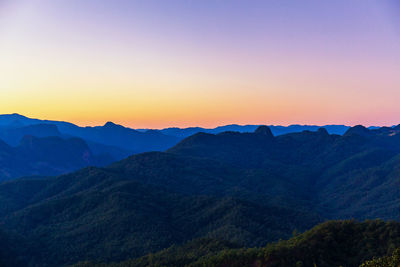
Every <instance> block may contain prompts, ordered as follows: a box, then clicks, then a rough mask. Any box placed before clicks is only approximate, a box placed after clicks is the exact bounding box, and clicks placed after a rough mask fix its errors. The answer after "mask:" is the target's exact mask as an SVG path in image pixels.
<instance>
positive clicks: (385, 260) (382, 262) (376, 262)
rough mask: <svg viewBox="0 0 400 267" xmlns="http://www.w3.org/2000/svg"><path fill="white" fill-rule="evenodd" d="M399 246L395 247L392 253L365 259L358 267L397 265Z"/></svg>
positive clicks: (399, 256)
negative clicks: (368, 259)
mask: <svg viewBox="0 0 400 267" xmlns="http://www.w3.org/2000/svg"><path fill="white" fill-rule="evenodd" d="M399 266H400V248H398V249H396V250H395V251H394V252H393V254H392V255H390V256H384V257H381V258H377V259H373V260H370V261H366V262H364V263H363V264H361V265H360V267H399Z"/></svg>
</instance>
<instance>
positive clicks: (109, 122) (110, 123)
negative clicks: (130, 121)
mask: <svg viewBox="0 0 400 267" xmlns="http://www.w3.org/2000/svg"><path fill="white" fill-rule="evenodd" d="M103 127H106V128H114V127H122V126H121V125H118V124H115V123H113V122H112V121H108V122H106V124H104V126H103Z"/></svg>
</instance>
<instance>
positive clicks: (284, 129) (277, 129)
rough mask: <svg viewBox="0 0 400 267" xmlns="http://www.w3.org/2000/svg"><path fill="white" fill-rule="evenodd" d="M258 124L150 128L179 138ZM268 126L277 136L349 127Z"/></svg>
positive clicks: (338, 131) (246, 129) (253, 127)
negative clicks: (208, 127)
mask: <svg viewBox="0 0 400 267" xmlns="http://www.w3.org/2000/svg"><path fill="white" fill-rule="evenodd" d="M259 126H260V125H237V124H231V125H225V126H219V127H216V128H211V129H207V128H201V127H190V128H165V129H161V130H152V131H159V132H161V133H163V134H166V135H171V136H176V137H180V138H186V137H188V136H191V135H193V134H196V133H199V132H204V133H210V134H219V133H222V132H227V131H228V132H240V133H245V132H249V133H250V132H254V131H255V130H256V129H257V128H258V127H259ZM269 128H270V129H271V131H272V134H273V135H275V136H277V135H282V134H287V133H297V132H302V131H312V132H315V131H317V130H318V129H319V128H325V129H326V130H327V131H328V133H330V134H338V135H343V134H344V133H345V132H346V131H347V130H348V129H349V128H350V127H349V126H345V125H324V126H317V125H297V124H294V125H290V126H279V125H278V126H275V125H270V126H269ZM138 131H141V132H146V131H149V130H148V129H139V130H138Z"/></svg>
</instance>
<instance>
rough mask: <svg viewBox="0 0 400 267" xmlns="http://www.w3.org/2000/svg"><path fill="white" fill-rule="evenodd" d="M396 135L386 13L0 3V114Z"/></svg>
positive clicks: (371, 8)
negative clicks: (368, 129)
mask: <svg viewBox="0 0 400 267" xmlns="http://www.w3.org/2000/svg"><path fill="white" fill-rule="evenodd" d="M14 112H16V113H20V114H23V115H27V116H31V117H38V118H42V119H55V120H66V121H71V122H74V123H77V124H79V125H99V124H103V123H104V122H106V121H114V122H116V123H120V124H124V125H127V126H131V127H134V128H143V127H150V128H162V127H167V126H194V125H199V126H206V127H213V126H216V125H222V124H229V123H239V124H281V125H287V124H292V123H300V124H334V123H337V124H348V125H354V124H364V125H393V124H398V123H400V4H399V1H396V0H374V1H373V0H335V1H321V0H313V1H311V0H297V1H295V0H263V1H261V0H259V1H257V0H240V1H239V0H191V1H190V0H186V1H184V0H181V1H175V0H172V1H168V0H159V1H154V0H141V1H140V0H136V1H135V0H0V113H14Z"/></svg>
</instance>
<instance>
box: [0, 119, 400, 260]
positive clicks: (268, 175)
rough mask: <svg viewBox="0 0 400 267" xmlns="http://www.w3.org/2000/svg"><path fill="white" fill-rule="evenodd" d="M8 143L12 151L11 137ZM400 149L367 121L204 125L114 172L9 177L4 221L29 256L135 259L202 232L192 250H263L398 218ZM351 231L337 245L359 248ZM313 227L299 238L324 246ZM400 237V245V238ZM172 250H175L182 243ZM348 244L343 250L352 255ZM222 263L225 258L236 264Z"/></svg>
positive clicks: (388, 133) (397, 138)
mask: <svg viewBox="0 0 400 267" xmlns="http://www.w3.org/2000/svg"><path fill="white" fill-rule="evenodd" d="M107 127H112V128H114V127H115V126H114V125H108V126H107ZM70 142H71V141H70ZM36 144H41V142H40V140H39V141H38V140H36V143H35V142H33V141H31V140H30V139H29V138H28V139H27V140H25V139H24V140H23V142H22V143H21V147H26V148H29V149H33V150H34V148H35V147H36ZM69 146H72V145H69ZM1 147H3V148H4V151H7V149H10V147H9V146H8V145H7V144H5V143H2V144H1ZM52 147H53V146H50V147H49V149H50V148H52ZM11 149H12V148H11ZM58 149H60V150H66V149H67V148H66V147H59V148H58ZM58 149H57V150H58ZM65 153H66V154H68V153H72V152H67V151H66V152H65ZM399 153H400V129H399V127H392V128H380V129H375V130H370V129H366V128H365V127H362V126H356V127H352V128H350V129H349V130H348V131H347V132H346V133H345V134H344V135H343V136H340V135H331V134H329V133H328V131H327V130H326V129H319V130H317V131H315V132H312V131H304V132H301V133H291V134H285V135H280V136H274V135H273V133H272V131H271V130H270V129H269V128H268V127H266V126H260V127H258V128H256V130H255V131H254V132H253V133H239V132H232V131H231V132H223V133H219V134H208V133H197V134H195V135H193V136H190V137H188V138H186V139H184V140H183V141H181V142H180V143H178V144H177V145H176V146H174V147H172V148H170V149H169V150H167V151H166V152H148V153H142V154H138V155H134V156H131V157H129V158H127V159H124V160H122V161H119V162H116V163H114V164H111V165H110V166H108V167H105V168H96V167H89V168H84V169H82V170H80V171H77V172H72V173H70V174H66V175H62V176H57V177H49V178H40V177H36V178H35V177H34V178H29V179H16V180H12V181H8V182H5V183H2V184H0V201H1V202H2V203H3V205H1V206H0V229H2V230H3V231H4V232H5V233H7V234H10V233H12V234H14V233H18V235H19V236H17V237H15V238H20V237H22V241H21V244H23V245H21V246H22V247H21V248H19V249H17V251H23V252H24V253H23V254H18V255H19V256H18V259H19V260H22V261H23V262H24V263H27V262H29V263H31V264H36V265H46V264H47V265H50V266H59V265H64V264H73V263H77V262H79V261H86V260H89V261H91V262H99V261H100V262H111V261H113V262H115V261H124V260H127V259H130V258H137V257H140V256H143V255H145V254H147V253H150V252H153V253H154V252H157V251H160V250H162V249H166V248H168V247H170V246H173V245H175V246H177V245H183V246H186V245H184V244H186V243H187V242H191V240H200V241H199V243H196V242H197V241H193V242H194V243H193V246H197V245H196V244H198V246H201V244H204V242H206V244H207V245H206V247H209V246H211V247H212V244H217V245H216V247H228V248H230V247H262V246H265V245H266V244H267V243H269V242H271V241H277V240H279V239H287V238H290V237H291V236H292V233H293V231H295V232H303V231H305V230H306V229H310V228H311V227H312V226H314V225H316V224H318V223H320V222H323V221H324V220H327V219H349V218H356V219H361V220H363V219H373V218H382V219H385V220H392V219H394V220H399V219H400V218H399V213H398V212H397V211H398V210H399V209H400V191H398V190H397V187H398V186H397V185H398V177H399V176H400V175H399V174H400V173H399V171H400V169H399V168H398V166H400V155H399ZM38 157H40V155H38V156H35V158H38ZM368 225H369V224H368ZM368 225H367V226H365V227H364V226H362V227H358V226H354V227H353V228H351V227H350V228H343V229H356V230H354V231H355V232H354V234H349V236H350V235H351V236H353V235H355V233H356V232H357V231H360V232H359V234H360V235H362V236H364V235H368V234H366V233H367V232H368V231H372V230H371V229H372V228H373V227H375V226H374V225H375V224H371V225H370V226H368ZM377 225H379V224H377ZM341 227H342V226H340V227H336V228H334V229H335V231H338V233H339V237H338V239H337V240H336V239H335V240H336V241H335V242H337V246H336V247H335V246H332V248H333V249H337V248H338V247H340V245H343V246H345V247H346V246H347V248H349V249H353V248H354V249H355V250H356V251H359V247H356V246H355V245H354V244H353V243H352V244H347V243H341V242H345V241H344V240H345V239H343V238H344V237H341V235H340V233H342V232H341V231H342V230H341V229H342V228H341ZM371 227H372V228H371ZM379 227H381V226H379ZM382 227H383V228H380V229H382V231H383V232H385V231H386V230H385V229H388V231H396V233H397V230H396V229H397V227H398V226H393V227H394V228H393V227H392V226H391V225H389V226H388V228H385V227H386V226H385V225H383V226H382ZM317 229H318V228H317ZM366 229H367V230H366ZM324 231H325V230H323V232H324ZM329 231H330V230H329ZM343 231H350V230H343ZM335 233H336V232H335ZM368 233H369V232H368ZM309 235H310V234H305V236H303V237H304V239H302V241H301V242H303V243H298V241H290V242H294V243H293V244H295V245H296V246H297V244H303V245H301V246H302V247H304V246H310V247H313V246H314V245H312V244H313V243H310V242H317V241H318V242H319V239H316V240H315V239H312V238H311V239H309ZM311 235H312V234H311ZM321 236H323V235H321ZM379 236H381V235H380V234H378V235H377V236H375V237H374V238H376V239H373V240H379ZM13 238H14V237H13ZM321 238H322V237H321ZM201 240H203V241H201ZM204 240H214V241H215V243H214V241H210V242H211V244H210V243H207V242H208V241H204ZM313 240H314V241H313ZM360 240H361V239H360ZM362 240H364V239H362ZM366 240H372V239H368V237H366ZM385 240H386V239H385ZM391 240H392V239H391ZM393 240H394V239H393ZM386 241H387V240H386ZM386 241H385V242H386ZM397 241H398V240H397V239H396V240H394V241H393V242H392V244H391V245H390V247H392V246H394V247H395V246H399V244H398V242H397ZM220 242H222V243H220ZM224 242H227V243H224ZM299 242H300V241H299ZM363 242H364V241H363ZM368 242H370V243H368ZM368 242H367V243H365V244H372V243H373V242H375V241H368ZM379 242H381V241H379ZM187 244H190V243H187ZM218 244H225V245H221V246H220V245H218ZM229 244H231V245H229ZM293 244H292V243H289V245H288V246H289V247H290V249H293ZM328 244H330V243H328ZM368 246H369V245H368ZM6 247H7V246H6ZM317 247H318V246H314V247H313V248H312V249H311V250H315V249H317ZM328 247H329V246H326V247H325V248H326V249H327V248H328ZM388 247H389V244H387V245H385V249H382V250H379V249H375V250H373V249H371V250H370V251H369V252H368V253H366V252H365V253H364V254H363V255H361V254H360V255H361V256H357V258H356V259H355V260H354V261H353V263H352V265H349V266H355V265H354V264H356V263H357V264H358V263H361V262H362V261H364V260H368V259H370V258H371V257H373V256H384V255H386V253H389V252H390V249H388ZM10 249H12V247H11V248H10ZM198 249H199V251H202V250H201V248H198ZM279 249H280V248H279ZM346 250H347V249H346ZM169 251H171V253H172V254H171V255H172V256H171V257H174V256H173V253H174V252H173V251H176V250H174V249H171V250H169ZM180 251H183V250H180ZM284 251H286V252H285V253H289V252H288V251H292V252H290V253H292V255H294V256H293V257H294V259H298V261H303V262H306V261H305V259H304V258H301V257H297V256H298V255H301V253H303V252H302V251H308V250H303V248H301V249H300V248H299V250H288V248H285V249H284V250H283V252H284ZM343 251H345V250H343ZM343 251H339V252H338V254H337V255H339V254H340V257H344V258H345V257H346V255H344V252H343ZM283 252H282V253H283ZM213 253H214V254H212V255H216V256H218V253H217V251H214V252H213ZM260 253H261V252H260ZM268 253H269V252H268ZM279 253H281V252H279ZM307 253H308V254H305V255H311V256H310V257H311V258H312V259H313V257H314V256H313V254H312V253H311V252H310V253H309V252H307ZM321 253H322V252H321ZM206 254H207V253H205V254H204V253H203V254H202V255H203V256H205V255H206ZM328 254H329V253H328ZM223 255H225V254H223ZM232 255H233V254H232ZM256 255H259V254H256ZM265 255H266V254H265ZM280 255H283V256H279V257H281V258H280V259H283V258H285V257H287V256H288V254H284V253H283V254H280ZM296 255H297V256H296ZM199 257H200V256H199ZM207 257H208V256H207ZM224 257H225V256H224ZM232 257H233V256H232ZM240 257H242V256H240ZM268 257H269V256H268ZM324 257H325V256H324ZM335 257H336V256H335ZM197 259H198V258H197ZM197 259H195V260H197ZM210 259H211V258H210ZM223 259H224V260H223V261H219V260H218V259H217V260H216V261H215V262H216V265H215V266H227V265H226V264H227V263H229V264H231V263H232V262H234V261H230V260H229V259H225V258H223ZM233 259H234V258H233ZM241 259H243V262H246V264H247V263H249V262H250V263H252V262H253V261H254V260H255V261H257V260H261V261H263V260H265V259H263V258H257V257H256V256H251V257H250V256H248V255H247V254H246V255H245V256H243V257H242V258H241ZM142 260H145V259H144V258H143V259H142ZM207 260H208V258H207ZM212 261H213V262H214V260H212ZM323 261H326V263H327V264H326V265H324V264H322V265H321V266H329V263H332V262H334V263H340V264H342V263H343V261H330V260H329V259H326V258H323V259H322V260H321V261H320V260H318V262H323ZM134 262H135V261H134ZM237 262H239V263H240V262H242V261H241V260H239V261H237ZM277 262H278V263H279V260H278V261H277ZM229 264H228V265H229ZM307 264H308V263H307ZM128 266H129V265H128ZM133 266H136V265H133ZM138 266H139V265H138ZM172 266H173V265H172ZM177 266H183V265H177ZM207 266H209V265H207ZM210 266H212V265H210ZM238 266H239V265H238ZM245 266H246V265H245ZM249 266H250V265H249ZM277 266H279V265H277ZM281 266H285V265H281ZM287 266H291V265H287ZM306 266H308V265H306Z"/></svg>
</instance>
